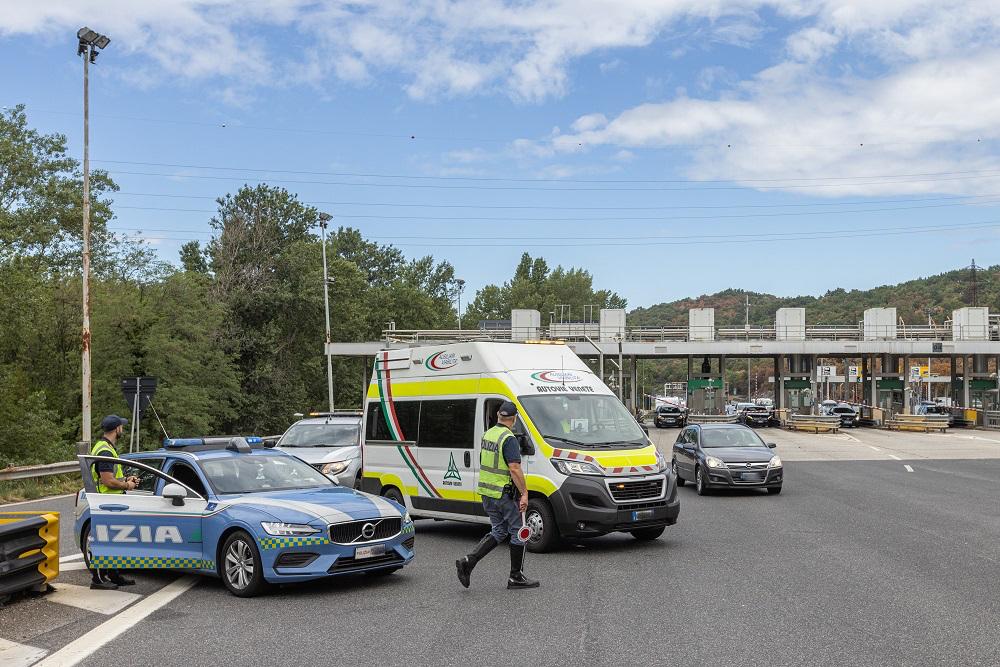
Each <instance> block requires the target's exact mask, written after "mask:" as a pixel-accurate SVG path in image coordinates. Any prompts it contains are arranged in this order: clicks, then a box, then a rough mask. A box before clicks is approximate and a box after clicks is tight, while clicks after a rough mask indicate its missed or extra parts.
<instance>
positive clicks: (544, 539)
mask: <svg viewBox="0 0 1000 667" xmlns="http://www.w3.org/2000/svg"><path fill="white" fill-rule="evenodd" d="M524 522H525V524H527V526H528V527H529V528H531V537H530V538H529V539H528V551H530V552H531V553H545V552H546V551H552V550H553V549H555V548H556V547H557V546H558V545H559V542H560V539H559V528H558V527H557V526H556V517H555V515H554V514H553V513H552V508H551V507H549V501H547V500H545V499H544V498H528V509H527V510H526V511H525V513H524Z"/></svg>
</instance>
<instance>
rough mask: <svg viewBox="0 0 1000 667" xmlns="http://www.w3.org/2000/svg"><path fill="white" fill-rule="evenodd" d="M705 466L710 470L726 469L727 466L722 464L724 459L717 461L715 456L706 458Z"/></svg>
mask: <svg viewBox="0 0 1000 667" xmlns="http://www.w3.org/2000/svg"><path fill="white" fill-rule="evenodd" d="M705 465H707V466H708V467H709V468H725V467H726V464H725V463H723V462H722V459H717V458H715V457H714V456H708V457H706V458H705Z"/></svg>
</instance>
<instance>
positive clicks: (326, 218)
mask: <svg viewBox="0 0 1000 667" xmlns="http://www.w3.org/2000/svg"><path fill="white" fill-rule="evenodd" d="M317 217H318V218H319V228H320V233H321V236H322V242H323V311H324V312H325V313H326V345H325V346H324V347H323V354H325V355H326V393H327V403H328V404H329V408H330V412H333V357H331V356H330V278H329V275H328V274H327V268H326V225H327V223H329V222H330V221H331V220H333V216H332V215H330V214H329V213H320V214H319V216H317Z"/></svg>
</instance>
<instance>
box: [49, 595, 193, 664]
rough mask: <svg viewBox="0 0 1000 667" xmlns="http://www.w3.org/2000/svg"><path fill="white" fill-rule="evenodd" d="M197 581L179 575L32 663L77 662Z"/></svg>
mask: <svg viewBox="0 0 1000 667" xmlns="http://www.w3.org/2000/svg"><path fill="white" fill-rule="evenodd" d="M197 583H198V579H197V578H196V577H192V576H184V577H180V578H179V579H176V580H174V581H172V582H170V583H169V584H167V585H166V586H164V587H163V588H161V589H160V590H158V591H156V592H155V593H153V594H152V595H150V596H149V597H147V598H145V599H143V600H140V601H139V602H137V603H135V605H133V606H131V607H129V608H128V609H127V610H125V611H123V612H121V613H119V614H117V615H115V616H112V617H111V618H109V619H108V620H106V621H104V622H103V623H101V624H100V625H98V626H97V627H96V628H94V629H93V630H91V631H90V632H88V633H86V634H84V635H83V636H82V637H79V638H77V639H75V640H73V641H72V642H70V643H69V644H67V645H66V646H64V647H62V648H61V649H59V650H58V651H56V652H55V653H53V654H52V655H50V656H49V657H47V658H45V659H44V660H42V661H41V662H38V663H36V667H71V666H72V665H76V664H78V663H79V662H80V661H81V660H83V659H84V658H87V657H88V656H90V655H92V654H93V653H95V652H96V651H97V650H98V649H100V648H101V647H103V646H105V645H106V644H108V643H109V642H111V641H112V640H114V639H116V638H117V637H118V636H120V635H121V634H122V633H124V632H125V631H126V630H129V629H131V628H133V627H135V626H136V625H138V624H139V623H140V622H141V621H142V620H143V619H145V618H146V617H147V616H149V615H150V614H152V613H153V612H155V611H156V610H158V609H160V608H162V607H164V606H166V605H167V604H169V603H170V602H171V601H172V600H173V599H174V598H176V597H178V596H179V595H181V594H182V593H184V592H185V591H187V590H188V589H189V588H191V587H192V586H194V585H195V584H197ZM95 592H96V591H95Z"/></svg>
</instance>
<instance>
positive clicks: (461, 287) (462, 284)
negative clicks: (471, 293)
mask: <svg viewBox="0 0 1000 667" xmlns="http://www.w3.org/2000/svg"><path fill="white" fill-rule="evenodd" d="M455 283H456V284H457V285H458V330H459V331H461V330H462V291H463V290H464V289H465V281H464V280H462V279H461V278H459V279H458V280H456V281H455Z"/></svg>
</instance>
